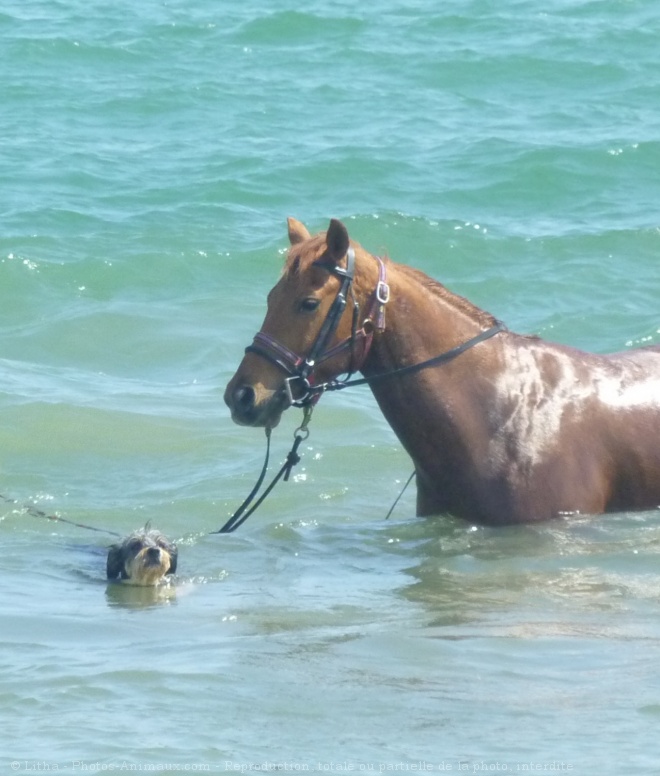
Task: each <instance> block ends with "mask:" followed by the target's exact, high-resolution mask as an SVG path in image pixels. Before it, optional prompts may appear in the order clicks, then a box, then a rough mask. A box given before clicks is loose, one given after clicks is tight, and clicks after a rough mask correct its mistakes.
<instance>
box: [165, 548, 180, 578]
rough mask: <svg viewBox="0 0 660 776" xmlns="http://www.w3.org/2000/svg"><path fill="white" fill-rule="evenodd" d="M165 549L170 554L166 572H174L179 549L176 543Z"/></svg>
mask: <svg viewBox="0 0 660 776" xmlns="http://www.w3.org/2000/svg"><path fill="white" fill-rule="evenodd" d="M167 551H168V553H169V555H170V569H169V571H168V572H167V574H176V564H177V560H178V559H179V550H178V549H177V546H176V544H170V545H169V547H168V548H167Z"/></svg>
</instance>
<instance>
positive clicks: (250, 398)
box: [231, 385, 256, 418]
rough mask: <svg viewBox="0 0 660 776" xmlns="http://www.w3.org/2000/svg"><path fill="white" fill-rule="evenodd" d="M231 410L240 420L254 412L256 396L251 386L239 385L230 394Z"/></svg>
mask: <svg viewBox="0 0 660 776" xmlns="http://www.w3.org/2000/svg"><path fill="white" fill-rule="evenodd" d="M231 398H232V404H233V407H232V409H233V410H234V412H235V413H236V414H237V415H239V416H240V417H242V418H245V417H247V416H248V415H249V414H250V413H251V412H252V411H253V410H254V403H255V401H256V394H255V392H254V388H253V387H252V386H251V385H239V386H238V387H237V388H235V390H234V392H233V394H232V397H231Z"/></svg>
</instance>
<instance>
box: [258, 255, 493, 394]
mask: <svg viewBox="0 0 660 776" xmlns="http://www.w3.org/2000/svg"><path fill="white" fill-rule="evenodd" d="M375 259H376V261H377V262H378V284H377V285H376V288H375V290H374V291H373V293H372V299H371V305H370V308H369V311H368V313H367V315H366V316H365V318H364V320H363V321H362V325H361V327H360V328H358V319H359V317H360V309H359V306H358V303H357V300H356V299H355V294H354V293H353V287H352V284H353V280H354V275H355V252H354V251H353V248H349V249H348V251H347V253H346V268H345V269H344V268H343V267H339V266H336V265H332V266H330V265H329V264H328V263H326V262H324V261H323V260H321V259H320V260H319V261H318V262H316V265H317V266H321V267H323V268H324V269H327V270H328V272H330V273H331V274H333V275H335V276H336V277H338V278H339V279H340V280H341V285H340V287H339V290H338V291H337V295H336V296H335V298H334V300H333V302H332V305H331V306H330V309H329V310H328V314H327V316H326V318H325V320H324V321H323V324H322V325H321V328H320V329H319V333H318V334H317V335H316V339H315V340H314V343H313V344H312V347H311V348H310V350H309V353H308V354H307V355H306V356H300V355H298V354H297V353H294V352H293V351H292V350H290V349H289V348H287V347H286V345H282V343H281V342H278V341H277V340H276V339H275V338H273V337H271V336H270V334H266V333H265V332H263V331H260V332H258V334H256V336H255V337H254V341H253V342H252V344H251V345H248V347H247V348H246V349H245V352H246V353H256V354H257V355H259V356H261V357H262V358H265V359H266V360H267V361H269V362H270V363H271V364H274V365H275V366H277V367H279V368H280V369H281V370H282V371H284V372H285V373H286V374H287V375H288V377H287V378H286V379H285V381H284V386H285V388H284V390H285V391H286V395H287V399H288V400H289V402H290V404H292V405H293V406H294V407H309V406H312V405H314V404H315V403H316V402H317V401H318V400H319V398H320V397H321V394H322V393H324V391H340V390H343V389H344V388H350V387H351V386H356V385H365V384H371V383H374V382H377V381H380V380H384V379H388V378H392V377H399V376H403V375H409V374H414V373H415V372H419V371H421V370H422V369H428V368H429V367H432V366H439V365H440V364H444V363H447V362H448V361H452V360H453V359H454V358H456V357H457V356H460V355H461V354H462V353H465V351H466V350H469V349H470V348H473V347H474V346H475V345H478V344H479V343H480V342H484V341H485V340H487V339H490V338H491V337H493V336H495V335H496V334H499V333H500V332H501V331H506V326H505V325H504V324H503V323H501V322H500V321H497V322H496V323H495V324H494V325H493V326H491V327H490V328H489V329H486V330H484V331H482V332H480V333H479V334H477V335H476V336H475V337H472V338H471V339H469V340H466V341H465V342H463V343H462V344H460V345H457V346H456V347H454V348H451V349H450V350H447V351H445V352H444V353H440V354H439V355H437V356H434V357H433V358H429V359H427V360H426V361H421V362H419V363H417V364H410V365H409V366H404V367H400V368H398V369H393V370H391V371H389V372H382V373H380V374H375V375H370V376H369V377H365V378H361V379H354V380H351V379H350V378H351V375H353V374H354V373H355V372H358V371H360V369H361V368H362V365H363V364H364V362H365V360H366V358H367V355H368V353H369V349H370V347H371V343H372V340H373V336H374V332H375V331H378V332H383V331H385V305H386V304H387V303H388V302H389V299H390V287H389V285H388V283H387V271H386V268H385V262H384V261H383V260H382V259H381V258H380V257H378V256H376V257H375ZM349 293H350V296H351V297H352V299H353V322H352V326H351V335H350V337H346V338H345V339H343V340H342V341H341V342H339V343H338V344H337V345H334V346H333V347H330V348H328V344H329V343H330V341H331V340H332V338H333V336H334V334H335V332H336V331H337V327H338V326H339V322H340V320H341V317H342V315H343V312H344V310H345V308H346V304H347V302H348V296H349ZM360 345H361V348H362V349H361V353H359V354H358V349H359V347H360ZM345 350H349V351H350V359H349V366H348V369H347V374H346V377H345V378H344V379H343V380H340V379H337V378H335V379H332V380H329V381H327V382H325V383H317V382H316V381H315V379H314V377H315V376H314V370H315V368H316V367H317V365H318V364H320V363H323V362H324V361H327V360H328V359H330V358H334V357H335V356H337V355H339V354H340V353H343V352H344V351H345ZM292 385H295V386H296V388H295V390H296V392H297V395H295V396H294V388H293V387H292Z"/></svg>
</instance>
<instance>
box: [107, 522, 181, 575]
mask: <svg viewBox="0 0 660 776" xmlns="http://www.w3.org/2000/svg"><path fill="white" fill-rule="evenodd" d="M177 555H178V550H177V548H176V545H175V544H173V543H172V542H171V541H169V539H167V538H166V537H165V536H163V534H162V533H160V531H155V530H150V528H149V524H148V523H147V525H146V526H145V527H144V528H142V529H140V530H139V531H134V532H133V533H132V534H131V535H130V536H127V537H126V538H125V539H124V541H123V542H121V543H119V544H113V545H112V547H110V549H109V550H108V562H107V566H106V568H107V572H108V579H117V578H119V579H120V580H121V581H122V582H125V583H127V584H129V585H142V586H144V587H147V586H153V585H157V584H158V583H159V582H161V581H162V580H163V578H164V577H165V576H166V575H168V574H174V573H175V572H176V561H177Z"/></svg>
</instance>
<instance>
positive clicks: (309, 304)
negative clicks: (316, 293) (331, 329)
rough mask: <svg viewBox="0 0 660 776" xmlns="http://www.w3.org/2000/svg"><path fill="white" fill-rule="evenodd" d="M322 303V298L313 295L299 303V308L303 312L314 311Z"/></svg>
mask: <svg viewBox="0 0 660 776" xmlns="http://www.w3.org/2000/svg"><path fill="white" fill-rule="evenodd" d="M320 304H321V300H320V299H315V298H314V297H313V296H308V297H307V298H306V299H303V300H302V302H301V303H300V304H299V305H298V309H299V310H300V312H301V313H313V312H314V311H315V310H317V309H318V306H319V305H320Z"/></svg>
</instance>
